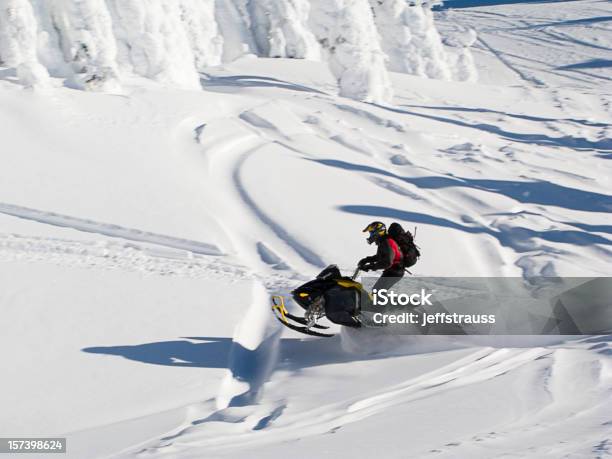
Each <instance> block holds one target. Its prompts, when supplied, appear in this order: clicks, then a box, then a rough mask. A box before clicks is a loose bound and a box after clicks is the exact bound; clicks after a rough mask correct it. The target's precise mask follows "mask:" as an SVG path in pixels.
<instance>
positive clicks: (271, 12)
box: [248, 0, 320, 60]
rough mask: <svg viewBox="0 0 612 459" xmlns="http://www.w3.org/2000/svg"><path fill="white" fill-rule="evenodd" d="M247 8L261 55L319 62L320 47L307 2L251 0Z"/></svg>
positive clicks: (305, 0)
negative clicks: (311, 22)
mask: <svg viewBox="0 0 612 459" xmlns="http://www.w3.org/2000/svg"><path fill="white" fill-rule="evenodd" d="M248 8H249V13H250V19H251V20H250V22H251V29H252V31H253V34H254V38H255V42H256V43H257V47H258V49H259V54H260V55H264V56H269V57H294V58H302V59H313V60H319V59H320V46H319V44H318V43H317V40H316V38H315V37H314V35H313V33H312V32H311V31H310V29H309V27H308V16H309V12H310V3H309V2H308V0H250V1H249V3H248Z"/></svg>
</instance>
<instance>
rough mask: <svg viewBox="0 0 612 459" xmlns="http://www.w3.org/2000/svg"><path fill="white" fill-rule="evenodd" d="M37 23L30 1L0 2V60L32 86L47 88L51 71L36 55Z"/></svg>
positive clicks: (21, 79) (22, 80)
mask: <svg viewBox="0 0 612 459" xmlns="http://www.w3.org/2000/svg"><path fill="white" fill-rule="evenodd" d="M36 35H37V24H36V19H35V17H34V11H33V9H32V6H31V5H30V3H29V2H28V1H27V0H10V1H9V0H7V1H6V2H3V4H2V5H0V61H1V62H3V63H4V64H5V65H7V66H9V67H14V68H15V69H16V70H17V78H19V80H20V81H21V82H22V83H23V84H24V85H25V86H29V87H37V86H38V87H41V86H42V87H44V86H45V84H46V81H47V78H48V76H49V75H48V73H47V71H46V70H45V68H44V67H43V66H42V65H41V64H40V62H39V61H38V57H37V55H36Z"/></svg>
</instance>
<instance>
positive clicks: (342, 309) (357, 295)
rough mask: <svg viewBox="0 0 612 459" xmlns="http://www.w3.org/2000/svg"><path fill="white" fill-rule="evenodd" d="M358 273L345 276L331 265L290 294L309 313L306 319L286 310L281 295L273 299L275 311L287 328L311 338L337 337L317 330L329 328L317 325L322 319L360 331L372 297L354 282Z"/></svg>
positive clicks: (306, 314)
mask: <svg viewBox="0 0 612 459" xmlns="http://www.w3.org/2000/svg"><path fill="white" fill-rule="evenodd" d="M358 274H359V268H357V269H356V270H355V273H354V274H353V276H352V277H346V276H342V273H341V272H340V270H339V269H338V267H337V266H336V265H330V266H328V267H327V268H325V269H324V270H323V271H321V272H320V273H319V275H318V276H317V277H316V278H315V279H313V280H311V281H308V282H306V283H305V284H303V285H301V286H299V287H298V288H296V289H295V290H293V291H292V292H291V296H292V298H293V300H294V301H295V302H296V303H297V304H298V305H299V306H301V307H302V308H303V309H304V310H305V311H306V312H305V314H304V317H300V316H296V315H294V314H291V313H290V312H289V311H287V308H286V307H285V300H284V297H282V296H279V295H275V296H273V297H272V311H273V312H274V315H275V316H276V318H277V319H278V320H279V321H280V322H281V323H282V324H283V325H284V326H286V327H288V328H291V329H292V330H295V331H298V332H300V333H304V334H306V335H311V336H322V337H331V336H334V335H333V334H331V333H324V332H321V331H317V330H326V329H328V328H329V327H327V326H325V325H321V324H318V323H317V321H318V320H319V319H322V318H323V317H327V319H328V320H329V321H331V322H333V323H335V324H338V325H344V326H347V327H353V328H359V327H361V320H360V319H359V314H360V311H361V308H362V306H365V304H366V303H371V297H370V295H369V293H368V292H367V291H366V290H365V289H364V288H363V285H361V283H359V282H357V281H356V280H355V279H356V278H357V275H358Z"/></svg>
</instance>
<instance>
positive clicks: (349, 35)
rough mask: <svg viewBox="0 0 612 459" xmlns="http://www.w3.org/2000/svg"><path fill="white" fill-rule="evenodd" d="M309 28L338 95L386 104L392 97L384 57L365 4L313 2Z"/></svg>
mask: <svg viewBox="0 0 612 459" xmlns="http://www.w3.org/2000/svg"><path fill="white" fill-rule="evenodd" d="M311 3H312V10H311V14H310V26H311V27H312V29H313V31H314V33H315V35H316V37H317V39H318V40H319V42H320V43H321V45H322V47H323V49H324V51H325V53H326V54H327V59H328V60H329V66H330V69H331V71H332V73H333V74H334V75H335V76H336V78H337V79H338V84H339V86H340V94H341V95H343V96H346V97H351V98H354V99H360V100H366V101H373V102H385V101H389V100H390V99H391V97H392V88H391V82H390V80H389V75H388V74H387V68H386V65H385V60H386V56H385V54H384V53H383V51H382V50H381V48H380V45H379V43H380V39H379V36H378V32H377V30H376V26H375V24H374V17H373V16H372V10H371V9H370V5H369V3H368V0H312V1H311Z"/></svg>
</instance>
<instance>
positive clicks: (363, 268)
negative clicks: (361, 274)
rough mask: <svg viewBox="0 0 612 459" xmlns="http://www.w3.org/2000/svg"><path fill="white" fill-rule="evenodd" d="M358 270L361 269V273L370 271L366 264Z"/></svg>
mask: <svg viewBox="0 0 612 459" xmlns="http://www.w3.org/2000/svg"><path fill="white" fill-rule="evenodd" d="M359 269H361V270H362V271H365V272H366V273H367V272H368V271H370V269H371V268H370V267H369V266H368V265H367V264H364V265H363V266H361V267H360V268H359Z"/></svg>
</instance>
